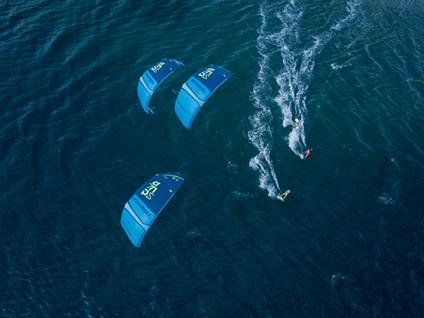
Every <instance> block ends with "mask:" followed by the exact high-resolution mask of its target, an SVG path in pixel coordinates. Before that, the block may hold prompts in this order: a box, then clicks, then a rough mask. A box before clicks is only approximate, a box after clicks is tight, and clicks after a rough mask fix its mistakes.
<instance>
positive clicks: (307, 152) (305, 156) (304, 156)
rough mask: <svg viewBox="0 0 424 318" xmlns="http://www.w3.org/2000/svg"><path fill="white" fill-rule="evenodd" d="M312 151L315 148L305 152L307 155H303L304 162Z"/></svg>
mask: <svg viewBox="0 0 424 318" xmlns="http://www.w3.org/2000/svg"><path fill="white" fill-rule="evenodd" d="M312 150H314V148H311V149H308V150H306V151H305V153H304V154H303V160H305V159H306V158H308V156H309V155H310V154H311V151H312Z"/></svg>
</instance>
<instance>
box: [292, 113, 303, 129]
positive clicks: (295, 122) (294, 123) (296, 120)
mask: <svg viewBox="0 0 424 318" xmlns="http://www.w3.org/2000/svg"><path fill="white" fill-rule="evenodd" d="M301 118H302V115H299V116H298V117H296V118H295V119H294V120H293V127H296V124H297V123H298V122H299V120H300V119H301Z"/></svg>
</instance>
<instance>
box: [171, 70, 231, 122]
mask: <svg viewBox="0 0 424 318" xmlns="http://www.w3.org/2000/svg"><path fill="white" fill-rule="evenodd" d="M232 75H234V74H233V73H231V72H230V71H227V70H226V69H225V68H222V67H220V66H216V65H209V66H206V67H204V68H202V69H200V70H199V71H197V72H196V73H195V74H193V75H192V76H191V77H190V78H189V79H188V81H187V82H185V83H184V85H183V87H182V88H181V90H180V92H179V94H178V97H177V101H176V102H175V108H174V109H175V113H176V114H177V116H178V118H179V119H180V120H181V122H182V123H183V125H184V126H185V127H186V128H187V129H190V127H191V124H192V123H193V120H194V117H196V115H197V113H198V112H199V110H200V108H201V107H202V106H203V104H204V103H205V102H206V100H207V99H208V98H209V96H211V95H212V93H213V92H214V91H215V90H216V89H217V88H218V87H219V86H221V84H222V83H224V82H225V81H226V80H227V79H228V78H229V77H231V76H232Z"/></svg>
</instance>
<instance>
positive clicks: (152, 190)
mask: <svg viewBox="0 0 424 318" xmlns="http://www.w3.org/2000/svg"><path fill="white" fill-rule="evenodd" d="M159 185H160V182H159V181H153V182H150V185H149V186H148V187H147V188H145V189H144V190H143V191H141V195H144V196H145V197H146V199H147V200H151V199H152V196H154V193H155V192H156V190H157V189H158V188H157V187H158V186H159Z"/></svg>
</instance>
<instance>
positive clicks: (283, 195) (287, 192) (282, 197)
mask: <svg viewBox="0 0 424 318" xmlns="http://www.w3.org/2000/svg"><path fill="white" fill-rule="evenodd" d="M289 193H290V190H287V191H286V192H284V193H280V199H281V200H282V201H283V202H284V199H285V198H286V197H287V196H288V195H289Z"/></svg>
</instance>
